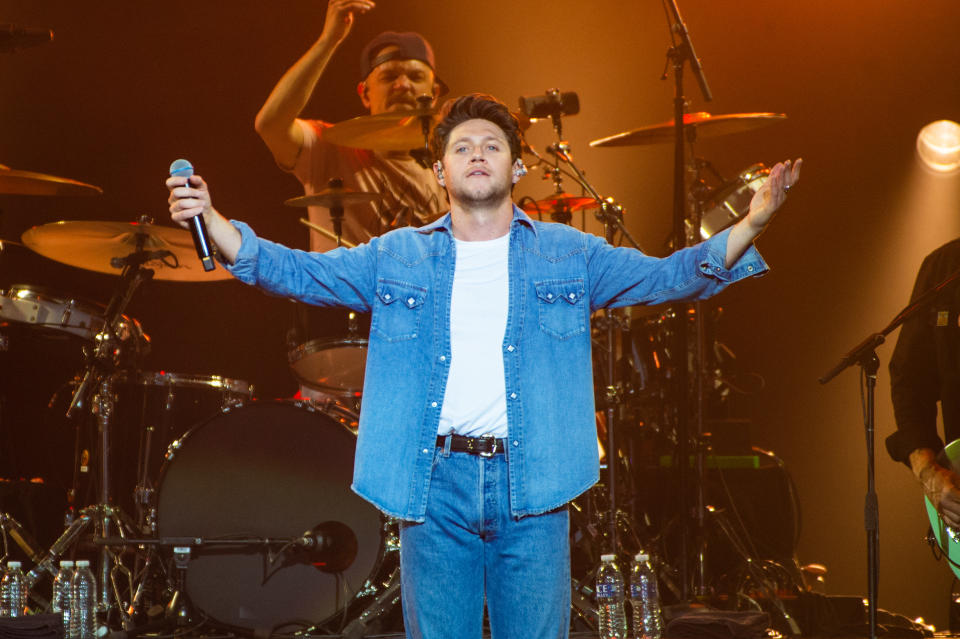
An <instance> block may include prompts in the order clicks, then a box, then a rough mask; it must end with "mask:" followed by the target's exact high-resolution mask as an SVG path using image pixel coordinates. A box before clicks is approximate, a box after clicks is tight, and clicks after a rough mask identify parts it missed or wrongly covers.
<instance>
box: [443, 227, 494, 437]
mask: <svg viewBox="0 0 960 639" xmlns="http://www.w3.org/2000/svg"><path fill="white" fill-rule="evenodd" d="M455 241H456V247H457V263H456V268H455V270H454V275H453V297H452V299H451V302H450V375H449V377H448V378H447V388H446V393H445V394H444V398H443V407H442V408H441V410H440V425H439V427H438V428H437V434H439V435H447V434H449V433H457V434H459V435H466V436H468V437H481V436H483V435H493V436H494V437H506V436H507V397H506V394H507V393H506V381H505V379H504V371H503V352H502V350H503V336H504V334H505V332H506V330H507V305H508V302H509V296H510V283H509V279H508V270H509V269H508V263H509V248H510V234H509V233H508V234H506V235H504V236H503V237H499V238H497V239H495V240H484V241H480V242H464V241H461V240H455Z"/></svg>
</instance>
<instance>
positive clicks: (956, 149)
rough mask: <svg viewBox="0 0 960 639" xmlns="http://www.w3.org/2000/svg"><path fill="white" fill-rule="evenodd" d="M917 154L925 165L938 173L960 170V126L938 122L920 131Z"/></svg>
mask: <svg viewBox="0 0 960 639" xmlns="http://www.w3.org/2000/svg"><path fill="white" fill-rule="evenodd" d="M917 153H918V154H919V155H920V159H921V160H923V163H924V164H925V165H926V166H927V167H929V168H930V169H932V170H933V171H936V172H937V173H955V172H956V171H958V170H960V124H957V123H956V122H953V121H952V120H937V121H936V122H931V123H930V124H928V125H927V126H925V127H923V128H922V129H920V134H919V135H917Z"/></svg>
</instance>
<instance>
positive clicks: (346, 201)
mask: <svg viewBox="0 0 960 639" xmlns="http://www.w3.org/2000/svg"><path fill="white" fill-rule="evenodd" d="M379 199H380V194H379V193H370V192H369V191H354V190H352V189H347V188H343V187H342V186H339V187H337V186H334V187H327V188H325V189H323V190H322V191H317V192H316V193H311V194H310V195H301V196H300V197H293V198H290V199H289V200H287V201H286V202H284V204H286V205H287V206H322V207H325V208H328V209H329V208H333V207H335V206H344V207H346V206H353V205H355V204H366V203H367V202H373V201H374V200H379Z"/></svg>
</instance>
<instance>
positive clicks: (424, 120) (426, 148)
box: [409, 95, 433, 169]
mask: <svg viewBox="0 0 960 639" xmlns="http://www.w3.org/2000/svg"><path fill="white" fill-rule="evenodd" d="M416 99H417V108H418V109H422V110H423V111H424V112H425V113H426V112H428V111H429V109H430V107H432V106H433V96H432V95H418V96H417V98H416ZM418 117H419V118H420V130H421V131H422V132H423V146H421V147H418V148H416V149H410V151H409V153H410V156H411V157H412V158H413V159H414V160H416V161H417V164H419V165H420V166H422V167H423V168H425V169H429V168H430V157H431V153H430V129H431V128H433V117H432V116H430V115H429V114H427V115H421V116H418Z"/></svg>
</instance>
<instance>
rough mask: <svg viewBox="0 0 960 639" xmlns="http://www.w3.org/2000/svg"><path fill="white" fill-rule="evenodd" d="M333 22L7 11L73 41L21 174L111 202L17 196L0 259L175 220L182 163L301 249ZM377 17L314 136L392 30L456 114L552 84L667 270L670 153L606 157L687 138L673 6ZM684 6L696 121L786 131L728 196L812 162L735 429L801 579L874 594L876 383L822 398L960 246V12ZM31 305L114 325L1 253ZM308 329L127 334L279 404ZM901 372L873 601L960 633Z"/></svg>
mask: <svg viewBox="0 0 960 639" xmlns="http://www.w3.org/2000/svg"><path fill="white" fill-rule="evenodd" d="M324 5H325V3H322V2H316V1H314V2H311V1H307V0H275V1H274V2H250V1H249V0H240V1H234V2H209V1H208V2H202V1H201V2H183V1H181V0H167V1H165V2H153V1H148V2H133V3H130V2H117V1H115V0H106V1H104V2H98V3H93V2H85V3H81V2H75V1H73V0H70V1H66V0H6V1H4V2H0V22H12V23H16V24H20V25H26V26H37V27H49V28H52V29H53V30H54V31H55V32H56V38H55V41H54V42H53V43H51V44H49V45H47V46H44V47H40V48H35V49H28V50H23V51H20V52H18V53H16V54H7V55H0V141H2V143H0V163H3V164H6V165H8V166H10V167H12V168H16V169H23V170H31V171H41V172H45V173H51V174H55V175H60V176H64V177H70V178H73V179H77V180H82V181H84V182H89V183H93V184H96V185H99V186H101V187H102V188H103V190H104V195H103V196H101V197H96V198H31V197H24V196H0V209H2V218H0V238H4V239H18V238H19V237H20V234H21V233H22V232H23V231H25V230H26V229H28V228H30V227H31V226H33V225H39V224H45V223H48V222H53V221H57V220H115V221H132V220H135V219H136V218H137V217H138V216H140V215H142V214H148V215H152V216H154V217H155V218H156V219H157V220H158V221H161V222H162V221H164V220H166V219H167V218H166V205H165V201H166V191H165V189H164V187H163V181H164V178H165V177H166V173H167V168H168V167H169V165H170V162H171V161H172V160H173V159H175V158H178V157H186V158H189V159H190V160H191V161H192V162H193V164H194V165H195V166H196V167H197V171H198V173H200V174H202V175H203V176H204V177H205V178H206V179H207V180H208V181H209V182H210V184H211V185H212V189H213V193H214V202H215V204H216V205H217V206H218V208H219V209H220V210H221V211H222V212H224V213H225V214H227V215H229V216H233V217H237V218H240V219H243V220H246V221H248V222H250V223H251V224H252V225H253V226H254V227H255V228H256V229H257V230H258V231H259V232H260V233H261V234H262V235H263V236H265V237H268V238H271V239H274V240H277V241H280V242H283V243H287V244H289V245H293V246H301V247H302V246H305V244H306V233H305V230H304V227H302V226H301V225H300V224H298V223H297V221H296V219H297V216H298V214H299V213H300V211H298V210H293V209H287V208H285V207H283V206H282V201H283V200H284V199H286V198H288V197H292V196H295V195H298V194H300V193H301V191H300V188H299V185H298V184H297V182H296V180H295V179H294V178H292V177H291V176H289V175H286V174H284V173H282V172H281V171H280V170H279V169H277V168H276V167H275V166H274V164H273V161H272V159H271V157H270V154H269V152H268V151H267V149H266V147H265V146H264V145H263V144H262V142H261V141H260V140H259V138H258V137H257V135H256V134H255V132H254V130H253V118H254V115H255V113H256V112H257V109H258V108H259V106H260V105H261V104H262V102H263V100H264V99H265V97H266V96H267V94H268V93H269V91H270V89H271V88H272V86H273V84H274V83H275V82H276V80H277V79H279V77H280V75H281V74H282V73H283V72H284V70H285V69H286V68H287V67H288V66H289V65H290V64H292V63H293V61H294V60H295V59H296V58H298V57H299V56H300V55H301V53H302V52H303V51H304V50H306V48H307V46H308V45H309V44H310V43H311V42H312V41H313V39H314V38H315V37H316V36H317V35H318V34H319V31H320V28H321V25H322V23H323V10H324ZM379 5H380V6H379V7H378V8H377V9H376V11H374V12H373V13H371V14H369V15H367V16H364V17H362V18H361V19H359V20H358V22H357V25H356V28H355V30H354V33H353V34H352V35H351V37H350V39H349V40H348V41H347V42H346V43H345V44H344V46H343V47H342V49H341V50H340V51H339V53H338V54H337V56H336V58H335V60H334V63H333V68H331V69H330V71H329V72H328V73H327V74H326V75H325V76H324V78H323V80H322V81H321V84H320V87H319V89H318V90H317V93H316V95H315V98H314V100H313V101H312V103H311V104H310V106H309V107H308V109H307V115H309V116H314V117H322V118H325V119H328V120H332V121H338V120H342V119H346V118H348V117H352V116H355V115H359V114H361V113H362V107H361V105H360V103H359V100H358V99H357V97H356V94H355V91H354V87H355V84H356V80H357V77H356V76H357V73H358V71H357V57H358V54H359V51H360V48H361V47H362V45H363V44H364V43H365V42H366V40H368V39H369V38H370V37H371V36H372V35H374V34H375V33H377V32H379V31H381V30H384V29H399V30H418V31H420V32H422V33H424V34H425V35H426V36H427V37H428V38H429V39H430V40H431V41H432V43H433V45H434V48H435V50H436V53H437V57H438V61H439V71H440V73H441V75H442V77H443V78H444V79H445V80H446V82H447V83H448V84H449V85H450V87H451V90H452V93H453V94H454V95H457V94H461V93H464V92H468V91H474V90H480V91H486V92H490V93H493V94H495V95H497V96H499V97H501V98H502V99H504V100H505V101H506V102H507V103H508V104H516V100H517V98H518V97H519V96H520V95H531V94H537V93H541V92H542V91H544V90H545V89H547V88H549V87H559V88H561V89H562V90H565V91H569V90H576V91H578V92H579V94H580V98H581V105H582V112H581V114H580V115H578V116H575V117H570V118H568V119H567V120H566V121H565V133H566V136H567V137H568V139H569V140H570V142H571V144H572V147H573V151H574V155H575V157H576V159H577V160H578V163H579V164H580V165H581V166H582V167H584V168H586V170H587V173H588V176H589V177H590V178H591V179H592V180H593V181H594V182H595V184H596V186H597V187H598V188H599V189H600V190H601V191H602V192H603V193H604V194H608V195H613V196H615V197H616V198H618V199H619V200H620V201H621V202H623V203H624V204H625V206H626V207H627V213H626V218H627V224H628V226H629V228H630V230H631V231H632V232H633V233H634V234H635V235H636V236H637V237H638V239H639V240H640V241H641V243H642V244H643V246H644V248H645V249H646V250H647V251H648V252H650V253H653V254H664V253H665V251H666V249H665V247H664V243H663V240H664V238H665V237H666V236H667V235H668V234H669V232H670V228H671V174H672V148H671V147H670V146H669V145H660V146H645V147H633V148H626V149H592V148H590V147H589V146H588V145H587V142H588V141H589V140H591V139H595V138H598V137H602V136H605V135H609V134H613V133H617V132H620V131H623V130H627V129H631V128H634V127H638V126H643V125H647V124H652V123H656V122H661V121H664V120H668V119H670V117H671V112H672V111H671V108H672V106H671V98H672V91H673V87H672V83H671V82H670V81H661V80H660V75H661V73H662V71H663V69H664V60H665V52H666V49H667V47H668V46H669V41H668V34H667V29H666V26H665V19H664V12H663V9H662V7H661V5H660V3H658V2H656V1H654V0H645V1H643V2H623V1H622V0H592V1H590V2H573V1H570V0H556V1H554V2H536V1H527V2H516V1H508V0H490V1H488V2H484V3H440V2H400V1H398V0H381V2H380V3H379ZM680 8H681V11H682V12H683V14H684V18H685V19H686V21H687V23H688V27H689V29H690V31H691V33H692V36H693V38H694V42H695V45H696V47H697V51H698V53H699V54H700V56H701V57H702V59H703V62H704V66H705V70H706V73H707V76H708V79H709V81H710V84H711V87H712V89H713V91H714V94H715V98H716V99H715V101H714V102H713V103H712V104H709V105H707V104H705V103H703V101H702V99H701V97H700V94H699V91H698V90H697V87H696V84H695V82H694V81H693V79H692V76H690V75H688V80H687V94H688V95H689V96H690V99H691V105H690V110H691V111H699V110H705V111H710V112H712V113H715V114H722V113H738V112H754V111H772V112H782V113H786V114H788V115H789V119H788V120H787V121H786V122H785V123H782V124H778V125H775V126H771V127H769V128H765V129H761V130H757V131H751V132H748V133H742V134H739V135H736V136H729V137H721V138H714V139H709V140H705V141H703V142H702V143H700V144H699V145H698V148H697V152H698V154H699V155H700V156H702V157H705V158H707V159H709V160H710V161H711V162H713V163H714V164H715V165H716V166H717V167H718V168H719V169H720V170H721V171H722V172H723V173H725V174H726V175H728V176H734V175H736V174H737V173H739V172H740V171H741V170H743V169H745V168H746V167H748V166H749V165H751V164H753V163H754V162H758V161H763V162H766V163H767V164H768V165H769V164H772V163H773V162H775V161H777V160H780V159H785V158H787V157H796V156H803V157H804V159H805V162H806V164H805V167H804V174H803V177H802V180H801V184H800V185H799V186H798V188H797V189H796V191H795V192H794V194H793V195H792V196H791V199H790V201H789V203H788V204H787V205H786V206H785V208H784V210H783V211H782V213H781V214H780V216H779V217H778V219H777V220H775V222H774V224H773V226H772V227H771V228H770V230H769V231H768V232H767V233H766V235H765V236H764V237H763V238H761V240H760V241H759V243H758V244H759V247H760V249H761V251H762V253H763V254H764V256H765V257H766V258H767V259H768V261H769V263H770V264H771V265H772V271H771V272H770V273H769V274H768V275H767V276H766V277H764V278H762V279H758V280H754V281H749V282H746V283H743V284H741V285H739V286H736V287H733V288H732V289H731V290H729V291H727V292H726V293H724V294H723V295H722V296H721V297H720V298H719V300H717V301H716V302H712V303H711V305H712V306H716V305H717V304H722V305H723V306H724V308H725V309H726V315H725V319H724V321H723V324H722V326H721V331H722V336H723V338H724V341H725V342H726V343H727V344H728V345H729V346H730V347H731V348H732V349H733V350H734V351H735V352H736V354H737V355H738V361H739V363H740V365H741V366H742V367H743V368H745V369H747V370H752V371H755V372H757V373H759V374H760V375H762V376H763V378H765V380H766V387H765V388H764V389H763V390H762V391H760V392H758V393H757V394H756V395H755V396H753V397H751V398H746V399H741V400H740V405H742V406H744V407H745V409H744V410H745V413H746V414H745V416H746V417H748V418H750V419H751V420H752V422H753V443H755V444H757V445H759V446H762V447H764V448H768V449H771V450H773V451H775V452H776V453H778V454H779V455H780V456H781V457H782V458H783V459H784V460H785V462H786V464H787V467H788V468H789V470H790V471H791V472H792V474H793V476H794V478H795V480H796V484H797V486H798V489H799V493H800V501H801V504H802V516H803V531H802V535H801V539H800V546H799V555H800V559H801V561H803V562H821V563H824V564H826V565H827V566H828V568H829V571H830V572H829V574H828V576H827V591H828V592H830V593H832V594H863V595H865V594H866V590H867V586H866V568H865V556H866V549H865V539H864V533H863V515H862V504H863V493H864V488H865V451H864V434H863V433H864V431H863V426H862V422H861V413H860V397H859V389H858V379H857V371H856V370H849V371H846V372H845V373H844V374H843V375H842V376H840V377H839V378H837V379H836V380H835V381H834V382H833V383H831V384H830V385H828V386H821V385H819V384H818V383H817V378H818V376H819V375H820V374H822V373H823V372H824V371H826V370H827V369H828V368H830V367H831V366H832V365H833V364H834V363H835V362H836V361H837V360H838V358H839V356H840V355H842V354H843V353H844V352H845V351H846V350H847V349H848V348H849V347H851V346H853V345H854V344H856V343H858V342H859V341H860V340H861V339H862V338H864V337H865V336H866V335H867V334H868V333H869V332H873V331H876V330H879V329H880V328H882V327H883V326H884V325H885V324H886V322H887V321H888V320H889V319H890V318H891V317H892V316H893V315H894V314H895V312H896V311H898V310H899V309H900V308H901V307H902V306H903V305H904V304H905V303H906V301H907V298H908V295H909V292H910V289H911V286H912V282H913V277H914V275H915V273H916V269H917V267H918V266H919V264H920V260H921V259H922V257H923V255H925V254H926V253H927V252H928V251H929V250H931V249H933V248H934V247H936V246H938V245H940V244H941V243H943V242H945V241H946V240H948V239H951V238H953V237H956V236H957V234H958V230H960V224H958V217H960V216H958V212H960V211H958V207H957V204H958V201H960V195H958V184H960V177H957V176H954V177H952V178H939V179H938V178H934V177H933V176H930V175H928V174H925V173H924V172H923V171H921V170H920V169H919V168H918V166H917V162H916V159H915V152H914V146H915V139H916V134H917V132H918V130H919V129H920V128H921V126H923V125H924V124H926V123H927V122H930V121H932V120H937V119H942V118H951V119H958V118H960V113H958V111H960V109H958V106H960V82H958V78H957V68H958V66H960V38H957V35H956V29H957V25H960V4H958V3H956V2H953V1H952V0H929V1H927V2H923V3H916V2H907V1H905V0H891V1H888V2H869V3H868V2H862V1H853V0H841V1H837V0H830V1H826V0H811V1H807V2H798V3H756V2H745V1H743V0H726V1H724V2H716V1H715V0H687V1H681V2H680ZM550 139H551V131H550V129H549V126H548V125H547V124H546V123H540V124H537V125H535V128H534V129H533V131H532V133H531V140H532V141H533V142H534V143H535V144H537V145H539V146H540V148H542V146H543V145H544V144H545V143H546V142H548V141H550ZM539 177H540V176H539V174H538V173H537V172H532V173H531V175H530V176H528V177H527V178H525V179H524V180H523V182H521V185H520V188H519V189H518V192H517V194H518V195H524V194H530V195H534V196H540V197H542V196H545V195H546V194H547V193H548V192H549V191H550V187H549V184H548V183H546V182H542V181H540V179H539ZM12 283H27V284H30V285H34V286H45V287H49V288H51V289H53V290H54V291H56V292H59V293H60V294H61V295H69V296H81V297H85V298H89V299H93V300H98V301H100V302H106V301H107V300H108V298H109V296H110V293H111V290H112V287H113V285H114V283H115V280H114V278H112V277H111V276H107V275H97V274H93V273H87V272H81V271H79V270H77V269H74V268H70V267H67V266H63V265H60V264H56V263H54V262H51V261H49V260H46V259H44V258H41V257H39V256H36V255H33V254H31V253H29V252H28V251H26V250H25V249H22V248H18V247H15V246H14V247H8V249H7V250H6V251H5V252H4V253H3V255H2V256H0V285H2V286H3V287H6V286H8V285H10V284H12ZM289 313H290V303H289V302H286V301H284V300H280V299H274V298H268V297H265V296H264V295H262V294H260V293H258V292H256V291H254V290H252V289H249V288H247V287H245V286H243V285H241V284H239V283H236V282H233V281H229V282H224V283H215V284H172V283H162V282H154V283H150V284H148V285H146V286H144V287H143V288H142V289H141V290H140V291H139V292H138V294H137V295H136V297H135V299H134V300H133V302H132V303H131V305H130V307H129V311H128V314H130V315H132V316H134V317H136V318H138V319H139V320H140V321H141V322H142V323H143V325H144V327H145V329H146V330H147V332H148V333H149V334H150V335H151V336H152V339H153V352H152V354H151V356H150V358H149V359H148V361H147V368H149V369H151V370H161V369H162V370H166V371H174V372H178V373H193V374H220V375H225V376H228V377H232V378H237V379H242V380H247V381H250V382H252V383H254V384H256V386H257V387H258V389H259V394H260V396H261V397H276V396H285V395H289V394H290V393H291V392H292V391H293V389H294V384H293V381H292V378H291V376H290V374H289V372H288V370H287V367H286V353H285V348H284V345H283V335H284V332H285V330H286V328H287V326H288V315H289ZM892 337H893V338H895V337H896V335H893V336H892ZM891 352H892V345H889V344H888V345H885V346H883V347H881V348H880V349H879V356H880V359H881V362H882V363H883V368H882V369H881V373H880V383H879V391H880V392H879V407H878V431H879V432H878V447H877V450H878V466H877V472H878V478H879V480H878V488H879V495H880V508H881V590H880V604H881V606H882V607H884V608H887V609H889V610H893V611H896V612H900V613H903V614H906V615H909V616H911V617H913V616H920V615H922V616H924V617H925V618H926V619H927V620H929V621H933V622H935V623H936V624H937V625H938V626H939V627H945V626H946V619H947V601H948V593H949V587H950V582H951V576H950V573H949V570H948V568H947V567H946V566H945V565H943V564H937V563H935V562H934V560H933V559H932V558H931V556H930V552H929V551H928V550H927V549H926V547H925V545H924V544H923V541H922V537H923V535H924V532H925V530H926V523H925V519H924V513H923V509H922V506H921V502H920V499H919V491H918V490H917V488H916V487H915V486H914V484H913V479H912V477H911V476H910V474H909V472H908V471H907V470H906V469H905V468H904V467H902V466H898V465H896V464H894V463H893V462H891V461H889V459H888V458H887V457H886V454H885V452H884V451H883V448H882V439H883V437H885V436H886V435H887V434H889V433H890V432H891V431H892V429H893V421H892V411H891V408H890V401H889V393H888V376H887V373H886V364H887V362H888V361H889V358H890V354H891ZM4 374H5V375H16V374H17V372H16V371H5V372H4ZM53 437H56V435H53ZM63 437H64V438H68V437H69V435H68V434H66V433H64V434H63ZM43 445H49V446H51V447H52V448H56V447H57V446H58V443H57V442H46V443H44V444H43Z"/></svg>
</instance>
